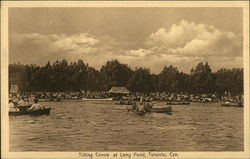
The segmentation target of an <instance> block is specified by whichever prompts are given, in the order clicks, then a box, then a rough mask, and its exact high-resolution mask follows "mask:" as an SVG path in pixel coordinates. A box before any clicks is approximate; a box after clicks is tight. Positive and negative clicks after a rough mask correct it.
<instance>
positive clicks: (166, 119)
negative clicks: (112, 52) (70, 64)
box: [9, 101, 243, 151]
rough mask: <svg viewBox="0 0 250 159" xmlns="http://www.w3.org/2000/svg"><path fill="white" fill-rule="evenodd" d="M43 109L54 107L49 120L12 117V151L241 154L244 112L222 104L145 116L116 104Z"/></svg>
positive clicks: (73, 104) (58, 104)
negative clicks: (169, 113)
mask: <svg viewBox="0 0 250 159" xmlns="http://www.w3.org/2000/svg"><path fill="white" fill-rule="evenodd" d="M44 104H46V105H48V106H50V107H52V111H51V115H49V116H40V117H33V116H17V117H10V118H9V119H10V120H9V121H10V151H28V150H29V151H60V150H61V151H102V150H103V151H136V150H137V151H150V150H152V151H240V150H243V109H239V108H235V109H234V108H226V107H220V106H219V103H207V104H206V105H199V104H197V103H195V104H193V103H191V105H190V106H176V107H175V106H173V113H172V115H167V114H157V113H149V114H145V115H144V116H138V115H136V114H134V113H131V112H127V110H126V107H124V106H118V105H115V104H114V102H113V101H106V102H103V103H102V102H95V101H86V102H84V101H80V102H74V101H72V102H70V101H66V102H47V103H44ZM162 105H163V103H158V106H162ZM232 114H233V115H232Z"/></svg>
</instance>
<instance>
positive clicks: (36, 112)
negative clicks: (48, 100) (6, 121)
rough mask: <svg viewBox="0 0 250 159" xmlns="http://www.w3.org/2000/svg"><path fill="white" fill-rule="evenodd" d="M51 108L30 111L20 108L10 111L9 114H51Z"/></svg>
mask: <svg viewBox="0 0 250 159" xmlns="http://www.w3.org/2000/svg"><path fill="white" fill-rule="evenodd" d="M50 109H51V108H44V109H40V110H34V111H28V110H25V111H23V110H20V111H13V112H9V116H17V115H49V114H50Z"/></svg>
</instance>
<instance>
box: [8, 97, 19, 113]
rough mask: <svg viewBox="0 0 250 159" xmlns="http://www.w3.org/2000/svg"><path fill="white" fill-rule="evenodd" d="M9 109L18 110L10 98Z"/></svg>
mask: <svg viewBox="0 0 250 159" xmlns="http://www.w3.org/2000/svg"><path fill="white" fill-rule="evenodd" d="M9 111H10V112H18V111H19V110H18V109H17V108H15V105H14V103H13V102H12V100H11V99H10V100H9Z"/></svg>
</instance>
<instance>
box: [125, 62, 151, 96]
mask: <svg viewBox="0 0 250 159" xmlns="http://www.w3.org/2000/svg"><path fill="white" fill-rule="evenodd" d="M128 88H129V89H130V90H131V91H135V92H143V93H149V92H151V91H153V89H154V85H153V78H152V76H151V74H150V70H149V69H146V68H141V67H140V68H138V69H136V70H135V73H134V75H133V76H132V77H131V78H130V79H129V81H128Z"/></svg>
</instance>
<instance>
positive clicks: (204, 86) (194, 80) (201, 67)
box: [191, 62, 216, 94]
mask: <svg viewBox="0 0 250 159" xmlns="http://www.w3.org/2000/svg"><path fill="white" fill-rule="evenodd" d="M215 82H216V81H215V76H214V74H213V73H212V70H211V68H210V66H209V65H208V62H206V63H205V64H203V62H200V63H199V64H198V65H197V66H196V68H195V69H191V85H192V93H200V94H201V93H213V92H214V86H215Z"/></svg>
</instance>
